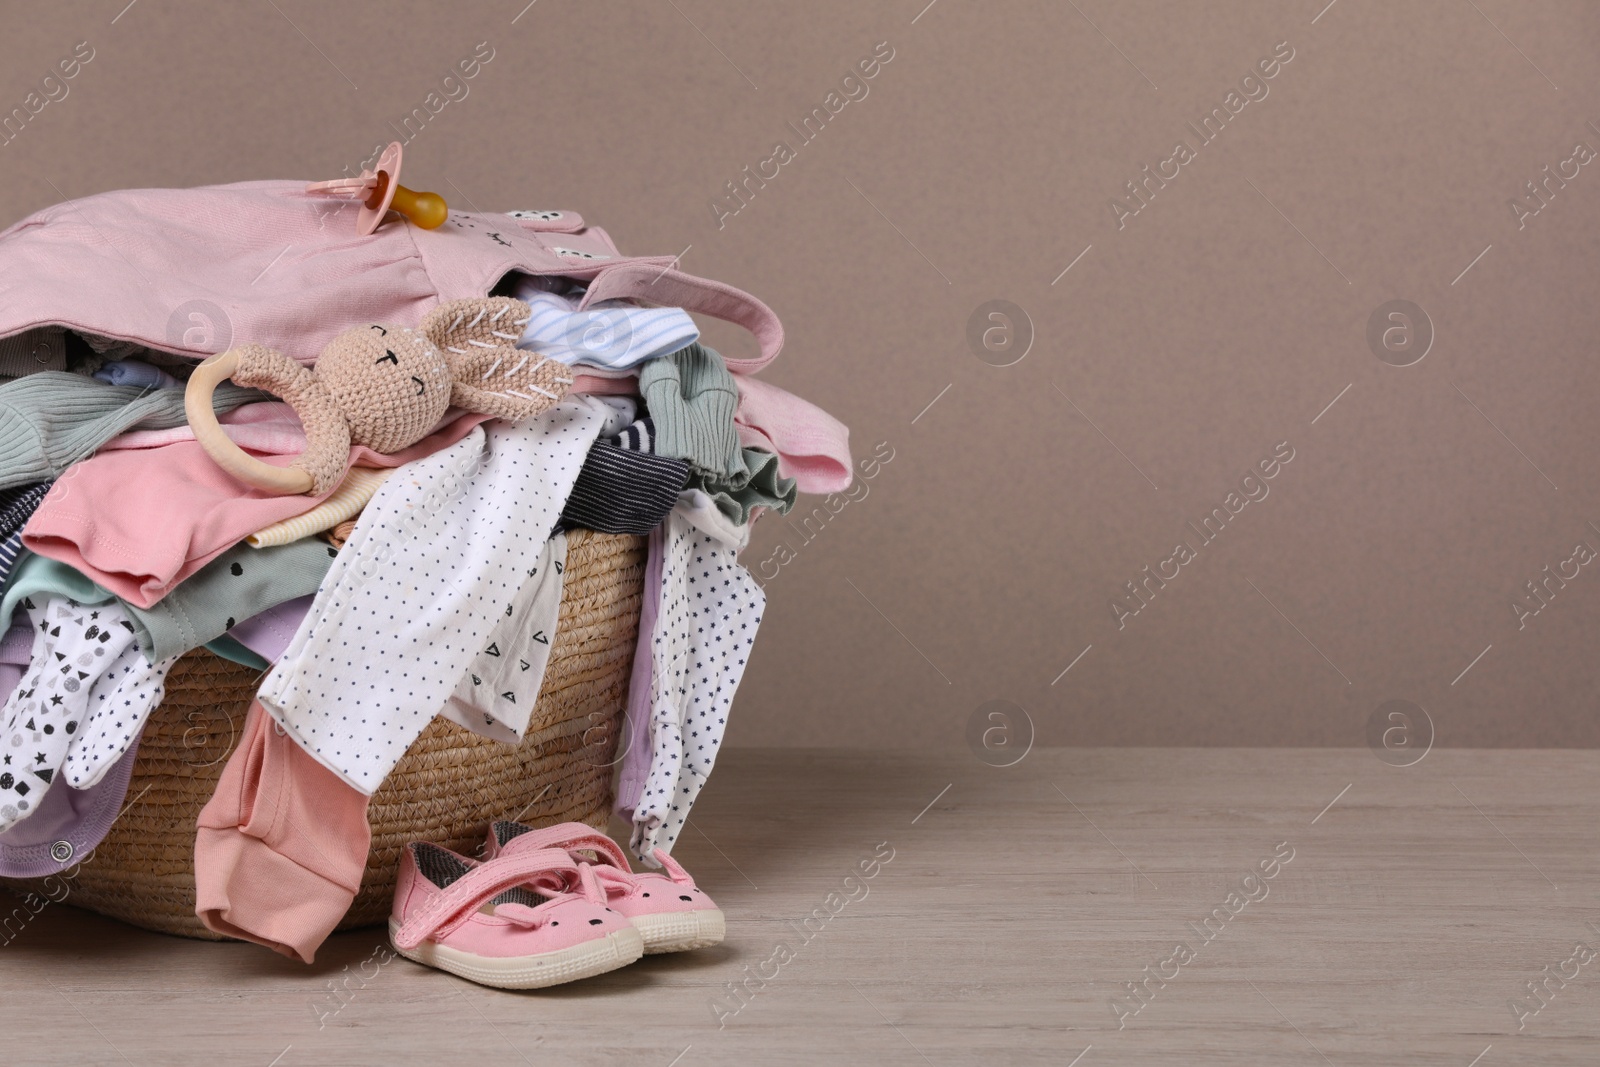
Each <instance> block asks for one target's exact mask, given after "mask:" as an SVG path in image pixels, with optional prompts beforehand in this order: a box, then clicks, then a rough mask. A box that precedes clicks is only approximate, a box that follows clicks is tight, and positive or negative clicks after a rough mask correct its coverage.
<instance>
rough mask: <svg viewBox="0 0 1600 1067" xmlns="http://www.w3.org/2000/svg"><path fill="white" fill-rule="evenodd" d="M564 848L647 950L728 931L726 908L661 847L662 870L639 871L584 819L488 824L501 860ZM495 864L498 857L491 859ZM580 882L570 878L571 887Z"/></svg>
mask: <svg viewBox="0 0 1600 1067" xmlns="http://www.w3.org/2000/svg"><path fill="white" fill-rule="evenodd" d="M551 850H560V851H561V852H562V854H563V855H566V856H568V857H570V859H571V860H572V861H573V862H575V863H576V864H577V865H578V871H579V877H580V878H588V877H592V878H594V879H595V880H596V881H597V882H598V883H599V885H600V886H601V887H602V889H603V890H604V891H605V902H606V905H607V906H608V907H609V908H611V910H613V911H616V912H620V913H621V914H622V915H624V916H626V917H627V919H628V921H629V922H631V923H633V925H634V926H635V927H636V928H638V931H639V933H640V934H642V935H643V936H644V951H645V953H646V954H652V953H657V952H682V951H684V950H685V949H691V948H705V947H706V946H708V945H715V944H717V943H719V942H720V941H721V940H722V938H723V936H724V934H726V932H727V924H726V922H725V920H724V919H723V916H722V912H721V910H719V909H718V908H717V905H716V904H715V903H714V902H713V901H712V899H711V898H710V897H708V896H706V894H705V893H704V891H702V890H699V889H696V888H695V885H694V879H693V878H691V877H689V873H688V872H687V871H685V870H684V869H683V868H682V867H680V866H679V865H678V862H677V861H676V860H674V859H673V858H672V857H671V856H669V855H668V854H667V853H666V852H664V851H663V850H661V849H656V851H655V858H656V860H657V861H658V862H659V863H660V864H661V866H662V867H663V868H665V870H666V873H664V874H653V873H639V874H635V873H634V871H633V869H632V868H631V867H630V866H629V865H628V857H627V856H625V855H623V852H622V849H621V848H619V847H617V844H616V842H614V841H612V840H611V838H609V837H607V836H606V835H605V834H603V833H601V832H600V831H599V830H596V829H594V828H593V827H592V826H586V825H584V824H583V823H581V822H564V823H561V824H560V825H557V826H548V827H545V828H544V829H542V830H536V829H534V828H533V827H531V826H525V825H523V824H522V823H519V822H505V821H502V822H497V823H495V824H493V825H492V826H490V827H489V840H488V846H487V848H486V850H485V855H488V856H492V857H499V858H507V857H511V856H521V855H530V854H532V855H539V854H542V853H544V852H546V851H551ZM491 862H494V861H491ZM577 884H579V883H578V882H577V881H569V882H568V883H567V884H566V886H564V888H567V889H568V890H569V891H570V890H571V889H572V888H573V887H574V886H576V885H577Z"/></svg>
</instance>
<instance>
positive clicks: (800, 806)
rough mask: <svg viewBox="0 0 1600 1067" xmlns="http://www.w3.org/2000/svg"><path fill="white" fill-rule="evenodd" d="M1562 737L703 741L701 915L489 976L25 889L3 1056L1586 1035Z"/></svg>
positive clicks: (1583, 820) (1504, 1045) (885, 1058)
mask: <svg viewBox="0 0 1600 1067" xmlns="http://www.w3.org/2000/svg"><path fill="white" fill-rule="evenodd" d="M1597 772H1600V753H1596V752H1555V751H1497V752H1487V751H1452V750H1438V751H1434V752H1432V753H1429V754H1428V756H1427V758H1425V759H1424V760H1423V761H1422V762H1420V763H1418V764H1416V765H1415V766H1411V767H1405V768H1397V767H1392V766H1388V765H1385V764H1384V763H1382V762H1380V761H1379V760H1378V759H1377V758H1376V757H1375V756H1374V755H1373V754H1372V753H1370V752H1368V751H1366V750H1365V749H1362V750H1326V749H1323V750H1287V749H1100V750H1069V749H1056V750H1044V749H1041V750H1035V751H1033V752H1031V753H1029V754H1028V755H1027V756H1026V758H1024V759H1023V760H1022V761H1021V762H1020V763H1019V764H1017V765H1015V766H1012V767H1008V768H992V767H989V766H986V765H984V764H982V763H980V762H978V761H977V760H976V759H975V758H973V757H971V756H968V755H966V754H964V753H963V754H962V755H961V756H960V757H956V756H929V755H917V754H910V753H871V752H849V753H842V752H794V751H762V750H737V749H735V750H730V751H729V752H727V753H726V754H725V755H724V756H723V760H722V763H721V764H720V765H719V766H718V769H717V773H716V775H715V777H714V778H713V780H712V783H711V785H710V786H709V787H708V788H707V790H706V792H705V794H704V796H703V798H702V800H701V802H700V806H699V807H698V808H697V809H696V811H695V816H694V819H693V820H692V822H691V824H690V829H689V832H688V833H687V835H686V837H685V839H684V840H683V842H682V843H681V844H680V846H679V848H678V850H677V855H678V856H679V858H680V859H681V860H682V861H683V862H684V863H685V864H686V865H687V866H688V868H689V869H690V871H691V872H693V873H694V874H695V875H696V877H697V878H698V879H699V881H700V884H701V886H702V887H704V888H705V889H706V890H708V891H709V892H710V893H711V894H712V895H713V896H714V897H715V898H716V899H717V900H718V901H719V902H720V903H721V905H722V907H723V909H724V910H725V911H726V912H727V914H728V919H729V922H728V939H727V941H726V942H725V943H724V944H723V945H721V946H719V947H717V948H714V949H708V950H703V951H700V952H694V953H685V954H679V955H675V956H657V957H649V958H646V959H645V960H643V961H641V962H640V963H637V964H635V965H633V966H631V967H627V968H624V969H623V970H621V971H617V972H613V973H612V974H610V975H605V976H602V977H600V978H596V979H591V980H589V981H586V982H581V983H577V984H573V985H567V986H562V987H558V988H555V989H551V990H546V991H542V992H537V993H521V994H514V993H505V992H499V991H496V990H491V989H485V988H482V987H479V986H474V985H471V984H469V983H466V982H462V981H459V980H457V979H455V978H452V977H450V976H448V975H445V974H442V973H439V972H436V971H430V970H427V969H424V968H422V967H419V966H417V965H414V964H412V963H410V962H409V961H407V960H404V959H398V958H397V959H394V960H392V961H389V962H383V952H382V946H383V945H384V941H383V936H382V931H380V930H370V931H360V932H356V933H352V934H341V935H339V936H337V937H335V938H333V939H332V940H330V941H329V943H328V944H327V945H325V946H324V947H323V949H322V951H321V953H320V954H319V956H318V960H317V963H316V964H315V966H312V967H305V966H302V965H300V964H296V963H292V962H290V961H288V960H285V959H283V958H281V957H278V956H275V955H273V954H272V953H269V952H267V951H266V950H265V949H261V948H257V947H255V946H249V945H240V944H223V945H219V944H213V943H205V942H195V941H185V940H181V939H176V938H170V937H164V936H161V935H156V934H149V933H145V932H142V931H139V930H134V929H131V928H129V927H125V926H122V925H120V924H118V923H115V922H111V921H108V920H104V919H101V918H99V917H97V916H93V915H90V914H87V913H85V912H81V911H78V910H77V909H74V908H71V907H65V906H56V905H52V906H49V907H47V908H45V909H44V910H43V911H42V912H40V913H39V914H38V916H37V917H36V918H34V919H33V921H32V922H31V923H30V924H28V926H27V927H26V928H25V929H23V930H22V931H21V933H20V934H19V935H18V936H17V937H16V938H15V939H14V940H12V941H11V942H10V943H9V944H6V945H5V946H4V947H3V948H0V976H3V981H4V986H3V988H4V989H5V991H6V992H5V997H4V1000H3V1004H4V1007H3V1009H0V1010H3V1011H4V1013H5V1017H4V1024H3V1033H4V1035H5V1038H6V1041H5V1045H6V1046H7V1052H6V1054H5V1057H4V1058H5V1061H6V1064H7V1067H10V1065H13V1064H24V1063H26V1064H34V1063H38V1064H75V1065H76V1064H90V1063H108V1064H138V1065H141V1067H142V1065H145V1064H152V1065H156V1064H160V1065H174V1064H203V1065H205V1067H225V1065H226V1067H231V1065H234V1064H238V1065H245V1067H268V1065H275V1067H294V1065H299V1064H341V1065H352V1064H383V1065H389V1064H399V1063H406V1064H410V1063H434V1062H439V1063H449V1062H461V1061H463V1060H465V1062H468V1063H470V1064H472V1065H473V1067H480V1065H481V1067H487V1065H491V1064H541V1065H543V1064H556V1063H559V1064H565V1065H578V1064H606V1065H615V1064H620V1063H628V1064H646V1065H651V1067H695V1065H698V1064H763V1065H765V1064H813V1063H837V1064H863V1063H887V1064H932V1065H940V1067H942V1065H945V1064H969V1063H970V1064H980V1063H981V1064H990V1063H1007V1064H1013V1063H1014V1064H1052V1065H1057V1067H1071V1065H1076V1067H1108V1065H1112V1064H1156V1063H1160V1064H1181V1065H1205V1064H1224V1063H1226V1064H1335V1065H1344V1064H1352V1065H1353V1064H1407V1065H1432V1064H1438V1065H1448V1067H1501V1065H1505V1064H1534V1063H1538V1064H1587V1065H1593V1064H1597V1063H1600V1011H1597V1008H1600V988H1597V987H1600V958H1594V957H1593V953H1592V952H1591V951H1590V950H1589V946H1594V947H1595V949H1596V950H1600V857H1597V855H1596V848H1595V843H1596V837H1597V834H1596V830H1595V813H1596V812H1597V811H1600V774H1597ZM890 857H892V858H890ZM863 870H865V871H867V872H870V875H871V876H870V877H866V876H864V875H863V873H862V872H863ZM69 903H70V900H69ZM1208 918H1209V923H1207V922H1206V920H1207V919H1208ZM1580 944H1581V946H1582V947H1581V948H1580V947H1579V946H1580ZM1180 945H1181V946H1182V949H1181V950H1180V948H1179V946H1180ZM1563 975H1564V976H1565V977H1563ZM1530 982H1542V983H1543V985H1542V986H1541V987H1538V988H1539V992H1540V995H1539V996H1538V997H1535V996H1534V994H1533V993H1531V992H1530V990H1529V985H1528V983H1530ZM1129 983H1142V984H1141V985H1139V986H1138V987H1137V992H1131V991H1130V985H1129ZM741 986H742V989H743V992H742V993H736V990H739V989H740V988H741ZM1516 1005H1520V1007H1517V1006H1516Z"/></svg>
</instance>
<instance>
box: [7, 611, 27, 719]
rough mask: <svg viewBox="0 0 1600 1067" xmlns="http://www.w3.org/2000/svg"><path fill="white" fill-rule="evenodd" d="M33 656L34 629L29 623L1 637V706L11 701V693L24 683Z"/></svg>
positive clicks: (13, 628)
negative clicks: (23, 675)
mask: <svg viewBox="0 0 1600 1067" xmlns="http://www.w3.org/2000/svg"><path fill="white" fill-rule="evenodd" d="M32 655H33V628H32V627H31V626H29V625H27V623H22V624H21V625H18V626H13V627H12V628H11V629H9V630H7V631H6V632H5V634H4V635H3V636H0V704H4V703H5V702H6V701H8V700H10V699H11V691H12V690H13V689H15V688H16V687H17V685H18V683H20V682H21V681H22V672H23V671H24V670H26V669H27V666H28V660H29V659H30V658H31V657H32Z"/></svg>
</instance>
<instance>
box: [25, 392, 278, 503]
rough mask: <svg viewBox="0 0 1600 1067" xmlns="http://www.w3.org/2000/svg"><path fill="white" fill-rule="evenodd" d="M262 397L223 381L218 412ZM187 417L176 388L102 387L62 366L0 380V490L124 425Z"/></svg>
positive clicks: (66, 463) (79, 454)
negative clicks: (16, 377)
mask: <svg viewBox="0 0 1600 1067" xmlns="http://www.w3.org/2000/svg"><path fill="white" fill-rule="evenodd" d="M265 399H268V398H267V397H266V395H265V394H263V393H261V392H258V391H257V390H255V389H241V388H239V387H238V386H236V385H232V384H228V383H224V384H223V385H220V386H218V387H217V390H216V392H215V394H213V397H212V401H211V403H212V407H213V408H215V409H216V410H217V411H218V412H223V411H232V410H233V409H234V408H236V407H239V406H240V405H241V404H245V403H248V402H250V401H253V400H265ZM188 421H189V420H188V419H187V417H185V415H184V413H183V390H182V389H153V390H152V389H141V388H139V387H137V386H131V385H107V384H106V383H105V382H101V381H96V380H95V379H93V378H85V377H83V376H82V375H79V374H69V373H67V372H65V371H40V372H39V373H38V374H29V375H27V376H26V377H23V378H18V379H16V380H15V381H13V382H8V383H6V384H5V385H0V489H9V488H11V487H12V486H15V485H27V484H28V483H29V482H43V481H48V480H50V479H52V478H55V477H58V476H59V475H60V474H61V472H63V471H65V470H66V469H67V468H68V467H70V466H72V464H74V463H76V462H78V461H79V460H80V459H85V458H87V457H88V456H91V455H93V454H94V451H95V449H97V448H99V447H100V446H101V445H103V444H105V443H106V442H107V441H109V440H111V439H112V438H113V437H115V436H117V435H118V434H120V433H123V432H125V431H127V430H132V429H134V428H138V429H141V430H165V429H170V428H171V427H173V426H182V425H184V424H185V423H187V422H188Z"/></svg>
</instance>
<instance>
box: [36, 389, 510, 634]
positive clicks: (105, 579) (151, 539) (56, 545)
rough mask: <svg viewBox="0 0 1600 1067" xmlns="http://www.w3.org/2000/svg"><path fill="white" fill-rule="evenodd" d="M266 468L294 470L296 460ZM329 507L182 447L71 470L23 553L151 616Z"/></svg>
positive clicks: (107, 458) (421, 451) (460, 428)
mask: <svg viewBox="0 0 1600 1067" xmlns="http://www.w3.org/2000/svg"><path fill="white" fill-rule="evenodd" d="M487 418H488V416H486V415H476V414H474V415H463V416H462V417H461V418H459V419H457V420H456V421H455V422H453V423H451V424H449V425H448V426H446V427H444V428H443V429H440V430H438V431H436V432H434V433H433V434H431V435H429V436H428V437H425V438H423V439H422V440H421V441H419V442H417V443H416V444H414V445H412V446H411V447H410V448H408V449H405V450H404V451H402V452H397V453H395V454H393V455H383V454H381V453H378V452H374V451H372V450H371V449H369V448H364V447H360V446H357V447H355V448H352V449H351V450H350V461H351V462H352V463H354V464H359V465H361V466H371V467H398V466H400V465H401V464H403V463H408V462H410V461H411V460H413V459H420V458H421V457H423V456H426V455H429V454H431V453H433V452H437V451H438V450H439V449H441V448H444V447H446V446H448V445H452V444H454V443H455V442H457V441H459V440H460V439H461V438H462V437H465V436H466V435H467V434H468V433H469V432H471V430H472V429H473V427H475V426H477V425H478V424H479V423H481V422H483V421H485V420H486V419H487ZM261 459H262V460H263V461H264V462H267V463H271V464H273V465H274V466H286V465H287V464H288V463H289V462H290V461H291V460H292V459H293V457H292V456H270V455H263V456H262V457H261ZM324 499H326V495H324V496H303V495H293V496H275V495H273V494H270V493H264V492H261V491H260V490H258V489H251V488H249V487H248V486H245V485H243V484H242V483H240V482H237V481H234V479H233V478H231V477H230V476H228V475H227V474H226V473H224V472H223V470H222V469H221V468H220V467H218V466H217V465H216V464H215V463H213V462H212V461H211V457H210V456H208V455H206V453H205V450H204V449H202V448H201V447H200V445H199V444H198V443H196V442H194V441H178V442H175V443H173V444H169V445H164V446H162V447H161V448H152V449H139V450H124V451H112V452H104V453H101V454H98V455H95V456H92V457H91V458H89V459H86V460H84V461H83V462H82V463H77V464H74V465H73V466H72V467H69V468H68V469H67V472H66V473H65V474H64V475H62V476H61V477H60V478H59V479H57V480H56V483H55V485H53V486H52V487H51V489H50V492H49V493H48V494H47V495H46V496H45V498H44V500H43V502H41V503H40V505H39V510H37V511H35V512H34V513H33V517H32V518H31V519H29V520H28V525H27V526H26V527H25V528H24V529H23V533H22V543H23V544H24V545H25V546H26V547H27V548H28V549H30V550H31V551H33V552H37V553H38V554H39V555H41V556H45V557H48V558H50V559H54V560H58V561H60V562H62V563H65V564H67V565H68V566H69V567H72V568H74V569H75V570H77V571H79V572H80V573H82V574H84V575H86V576H87V577H89V578H90V579H91V580H92V581H95V582H97V583H99V584H100V585H101V586H103V587H105V588H106V589H108V590H110V591H111V592H112V593H113V594H115V595H116V596H119V597H121V598H122V599H124V600H126V601H128V602H129V603H130V604H133V605H135V606H137V607H141V608H148V607H150V606H152V605H154V604H156V603H157V602H159V601H160V600H161V598H162V597H164V596H166V595H167V593H168V592H169V591H171V590H172V589H173V587H175V586H176V585H177V584H178V583H179V582H181V581H183V580H184V579H185V578H187V577H189V575H191V574H193V573H194V572H195V571H197V570H199V569H200V568H201V567H204V566H205V565H206V564H207V563H210V562H211V561H212V560H213V559H215V558H217V557H218V556H219V555H221V554H222V553H223V552H225V551H227V550H228V549H229V548H231V547H233V546H234V545H236V544H238V543H239V542H240V541H242V540H244V539H245V538H246V537H248V536H249V535H251V534H253V533H255V532H256V531H257V530H263V529H265V528H266V527H268V526H270V525H272V524H273V523H275V522H280V521H282V520H284V519H289V518H293V517H294V516H296V515H300V514H303V513H304V512H305V511H307V510H308V509H310V508H312V507H315V506H316V505H317V504H319V503H321V502H322V501H323V500H324Z"/></svg>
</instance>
